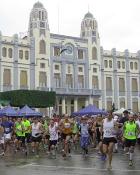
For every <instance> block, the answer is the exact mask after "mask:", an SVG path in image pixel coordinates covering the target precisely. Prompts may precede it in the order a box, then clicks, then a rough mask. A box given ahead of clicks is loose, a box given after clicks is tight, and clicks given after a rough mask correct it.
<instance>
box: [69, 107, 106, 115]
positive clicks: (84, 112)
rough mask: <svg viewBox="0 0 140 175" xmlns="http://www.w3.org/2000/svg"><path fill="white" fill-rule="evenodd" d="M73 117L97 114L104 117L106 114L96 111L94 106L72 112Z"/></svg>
mask: <svg viewBox="0 0 140 175" xmlns="http://www.w3.org/2000/svg"><path fill="white" fill-rule="evenodd" d="M72 114H73V115H79V116H82V115H98V114H102V115H106V114H107V112H106V111H103V110H101V109H98V108H97V107H96V106H95V105H88V106H87V107H85V108H83V109H80V110H79V111H77V112H73V113H72Z"/></svg>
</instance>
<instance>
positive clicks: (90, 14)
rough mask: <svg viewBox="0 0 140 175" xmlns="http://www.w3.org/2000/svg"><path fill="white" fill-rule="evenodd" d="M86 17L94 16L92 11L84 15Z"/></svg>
mask: <svg viewBox="0 0 140 175" xmlns="http://www.w3.org/2000/svg"><path fill="white" fill-rule="evenodd" d="M86 18H93V15H92V13H90V12H88V13H86V14H85V16H84V19H86Z"/></svg>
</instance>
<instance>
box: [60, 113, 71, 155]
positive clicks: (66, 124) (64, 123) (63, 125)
mask: <svg viewBox="0 0 140 175" xmlns="http://www.w3.org/2000/svg"><path fill="white" fill-rule="evenodd" d="M72 127H73V123H72V122H71V120H70V118H69V116H68V114H65V115H64V119H62V120H61V121H60V123H59V128H60V131H61V138H62V140H63V142H64V149H63V150H62V156H63V157H66V156H67V154H68V155H69V156H70V152H71V150H70V139H71V135H72Z"/></svg>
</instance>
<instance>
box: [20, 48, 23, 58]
mask: <svg viewBox="0 0 140 175" xmlns="http://www.w3.org/2000/svg"><path fill="white" fill-rule="evenodd" d="M19 58H20V59H23V50H19Z"/></svg>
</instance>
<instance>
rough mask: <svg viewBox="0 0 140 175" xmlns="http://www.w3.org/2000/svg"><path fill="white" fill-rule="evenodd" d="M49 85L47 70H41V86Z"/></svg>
mask: <svg viewBox="0 0 140 175" xmlns="http://www.w3.org/2000/svg"><path fill="white" fill-rule="evenodd" d="M46 86H47V75H46V72H39V87H46Z"/></svg>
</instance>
